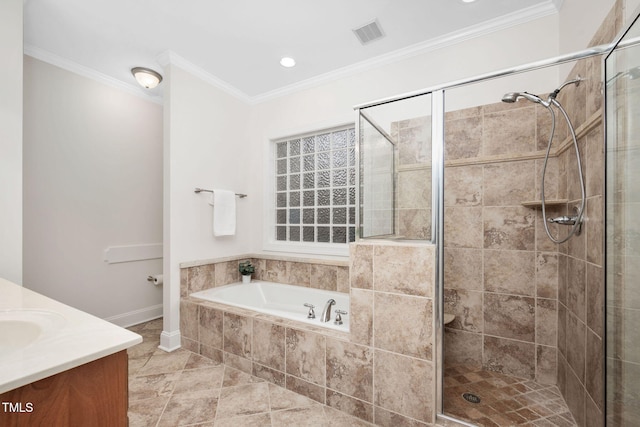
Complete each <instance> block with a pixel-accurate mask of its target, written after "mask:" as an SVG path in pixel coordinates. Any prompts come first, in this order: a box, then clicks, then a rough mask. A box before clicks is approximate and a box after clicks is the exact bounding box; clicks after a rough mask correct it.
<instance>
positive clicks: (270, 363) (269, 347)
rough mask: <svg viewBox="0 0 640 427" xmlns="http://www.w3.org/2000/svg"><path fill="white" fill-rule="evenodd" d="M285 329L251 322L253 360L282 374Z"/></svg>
mask: <svg viewBox="0 0 640 427" xmlns="http://www.w3.org/2000/svg"><path fill="white" fill-rule="evenodd" d="M284 343H285V327H284V326H280V325H276V324H274V323H271V322H263V321H260V320H257V319H254V320H253V343H252V349H253V360H254V361H255V362H257V363H260V364H262V365H264V366H267V367H269V368H272V369H276V370H278V371H281V372H284V370H285V366H284V361H285V344H284Z"/></svg>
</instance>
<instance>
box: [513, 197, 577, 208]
mask: <svg viewBox="0 0 640 427" xmlns="http://www.w3.org/2000/svg"><path fill="white" fill-rule="evenodd" d="M568 202H569V201H568V200H567V199H552V200H545V201H544V205H545V206H560V205H564V204H567V203H568ZM521 205H522V206H524V207H525V208H539V207H542V202H541V201H540V200H530V201H527V202H522V203H521Z"/></svg>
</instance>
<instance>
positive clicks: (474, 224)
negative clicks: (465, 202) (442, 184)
mask: <svg viewBox="0 0 640 427" xmlns="http://www.w3.org/2000/svg"><path fill="white" fill-rule="evenodd" d="M444 217H445V218H447V220H446V221H445V223H444V234H445V236H447V243H446V244H447V246H448V247H450V248H482V238H483V236H482V208H481V207H453V206H450V207H445V208H444Z"/></svg>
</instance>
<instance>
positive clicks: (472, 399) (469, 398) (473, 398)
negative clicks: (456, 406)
mask: <svg viewBox="0 0 640 427" xmlns="http://www.w3.org/2000/svg"><path fill="white" fill-rule="evenodd" d="M462 397H463V398H464V400H466V401H467V402H471V403H480V398H479V397H478V396H476V395H475V394H473V393H463V394H462Z"/></svg>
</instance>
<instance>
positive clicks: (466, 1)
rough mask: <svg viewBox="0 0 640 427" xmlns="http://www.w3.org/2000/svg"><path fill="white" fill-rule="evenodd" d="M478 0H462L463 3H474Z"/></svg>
mask: <svg viewBox="0 0 640 427" xmlns="http://www.w3.org/2000/svg"><path fill="white" fill-rule="evenodd" d="M474 1H476V0H462V3H473V2H474Z"/></svg>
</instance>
